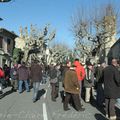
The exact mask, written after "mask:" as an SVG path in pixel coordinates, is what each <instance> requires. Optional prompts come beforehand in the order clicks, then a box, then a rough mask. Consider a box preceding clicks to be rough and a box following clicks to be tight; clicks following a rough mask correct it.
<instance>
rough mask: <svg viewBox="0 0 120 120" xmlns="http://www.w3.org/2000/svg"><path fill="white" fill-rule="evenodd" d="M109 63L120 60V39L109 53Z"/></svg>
mask: <svg viewBox="0 0 120 120" xmlns="http://www.w3.org/2000/svg"><path fill="white" fill-rule="evenodd" d="M107 57H108V63H109V64H110V63H111V60H112V58H116V59H118V60H120V38H119V39H118V40H117V41H116V42H115V43H114V45H113V46H112V47H111V48H110V51H109V53H108V56H107Z"/></svg>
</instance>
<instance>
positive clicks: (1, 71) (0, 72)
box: [0, 69, 4, 78]
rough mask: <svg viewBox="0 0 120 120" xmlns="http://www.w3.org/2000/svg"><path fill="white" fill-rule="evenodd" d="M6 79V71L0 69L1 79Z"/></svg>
mask: <svg viewBox="0 0 120 120" xmlns="http://www.w3.org/2000/svg"><path fill="white" fill-rule="evenodd" d="M2 77H4V71H3V70H1V69H0V78H2Z"/></svg>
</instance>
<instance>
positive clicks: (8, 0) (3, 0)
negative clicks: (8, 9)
mask: <svg viewBox="0 0 120 120" xmlns="http://www.w3.org/2000/svg"><path fill="white" fill-rule="evenodd" d="M10 1H11V0H0V2H10Z"/></svg>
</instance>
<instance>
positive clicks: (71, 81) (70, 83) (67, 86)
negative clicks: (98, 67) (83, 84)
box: [63, 64, 85, 111]
mask: <svg viewBox="0 0 120 120" xmlns="http://www.w3.org/2000/svg"><path fill="white" fill-rule="evenodd" d="M75 68H76V66H75V65H74V64H72V65H71V66H70V68H69V69H68V70H67V71H66V73H65V78H64V81H63V84H64V91H65V93H66V96H65V100H64V103H63V108H64V110H65V111H67V110H70V108H69V107H68V103H69V101H70V98H71V97H72V99H73V102H74V105H75V108H76V110H77V111H84V110H85V108H82V105H81V102H80V98H79V93H80V85H79V83H78V78H77V73H76V71H75Z"/></svg>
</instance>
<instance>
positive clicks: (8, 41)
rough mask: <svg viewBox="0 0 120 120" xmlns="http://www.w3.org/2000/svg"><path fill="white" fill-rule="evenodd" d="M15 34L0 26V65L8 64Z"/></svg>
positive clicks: (10, 59)
mask: <svg viewBox="0 0 120 120" xmlns="http://www.w3.org/2000/svg"><path fill="white" fill-rule="evenodd" d="M16 37H17V35H16V34H15V33H13V32H10V31H8V30H6V29H4V28H0V66H1V67H2V66H3V65H4V64H8V65H10V63H11V61H12V54H13V49H14V45H15V41H14V39H15V38H16Z"/></svg>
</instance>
